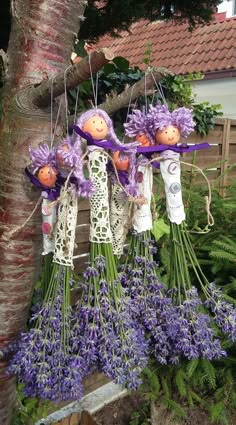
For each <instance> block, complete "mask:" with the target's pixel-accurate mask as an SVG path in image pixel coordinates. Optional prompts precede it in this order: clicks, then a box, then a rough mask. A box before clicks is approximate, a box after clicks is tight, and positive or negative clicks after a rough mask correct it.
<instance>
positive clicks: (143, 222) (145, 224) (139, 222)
mask: <svg viewBox="0 0 236 425" xmlns="http://www.w3.org/2000/svg"><path fill="white" fill-rule="evenodd" d="M138 171H140V172H141V173H142V174H143V180H142V182H141V183H139V186H138V189H139V193H140V194H141V195H143V196H144V197H145V198H146V201H147V203H146V204H143V205H141V206H140V205H135V207H134V216H133V227H134V230H136V232H138V233H141V232H145V231H146V230H151V229H152V213H151V199H152V186H153V172H152V167H151V166H148V167H143V166H140V167H139V168H138Z"/></svg>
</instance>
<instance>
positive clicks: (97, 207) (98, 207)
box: [89, 149, 112, 243]
mask: <svg viewBox="0 0 236 425" xmlns="http://www.w3.org/2000/svg"><path fill="white" fill-rule="evenodd" d="M106 165H107V155H106V153H105V152H104V151H103V150H98V149H96V150H93V151H91V152H90V153H89V174H90V178H91V180H92V182H93V185H94V187H95V193H94V195H93V196H92V197H91V198H90V241H91V242H97V243H111V242H112V234H111V228H110V212H109V194H108V177H107V169H106Z"/></svg>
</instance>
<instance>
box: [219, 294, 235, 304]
mask: <svg viewBox="0 0 236 425" xmlns="http://www.w3.org/2000/svg"><path fill="white" fill-rule="evenodd" d="M222 295H223V298H224V300H225V301H228V302H229V303H231V304H233V305H236V299H235V298H233V297H230V295H227V294H224V293H223V294H222Z"/></svg>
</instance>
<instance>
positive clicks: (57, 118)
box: [51, 98, 62, 148]
mask: <svg viewBox="0 0 236 425" xmlns="http://www.w3.org/2000/svg"><path fill="white" fill-rule="evenodd" d="M61 104H62V98H60V102H59V106H58V111H57V117H56V121H55V127H54V131H53V136H52V140H51V148H52V146H53V143H54V139H55V135H56V129H57V124H58V120H59V116H60V110H61Z"/></svg>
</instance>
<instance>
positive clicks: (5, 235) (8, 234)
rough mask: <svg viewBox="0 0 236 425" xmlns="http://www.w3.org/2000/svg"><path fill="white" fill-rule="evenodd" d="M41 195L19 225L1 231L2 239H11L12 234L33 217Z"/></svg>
mask: <svg viewBox="0 0 236 425" xmlns="http://www.w3.org/2000/svg"><path fill="white" fill-rule="evenodd" d="M42 199H43V197H42V195H40V197H39V198H38V200H37V202H36V204H35V206H34V209H33V210H32V211H31V213H30V215H29V216H28V217H27V219H26V220H25V221H24V222H23V223H22V224H21V225H19V226H15V227H14V228H13V229H12V230H6V231H5V232H3V234H2V239H3V240H5V241H8V240H9V239H11V237H12V236H14V235H15V234H16V233H18V232H19V231H20V230H22V229H23V228H24V227H25V226H26V224H27V223H28V222H29V221H30V219H31V218H32V217H33V215H34V213H35V211H36V210H37V208H38V206H39V204H40V203H41V201H42Z"/></svg>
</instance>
